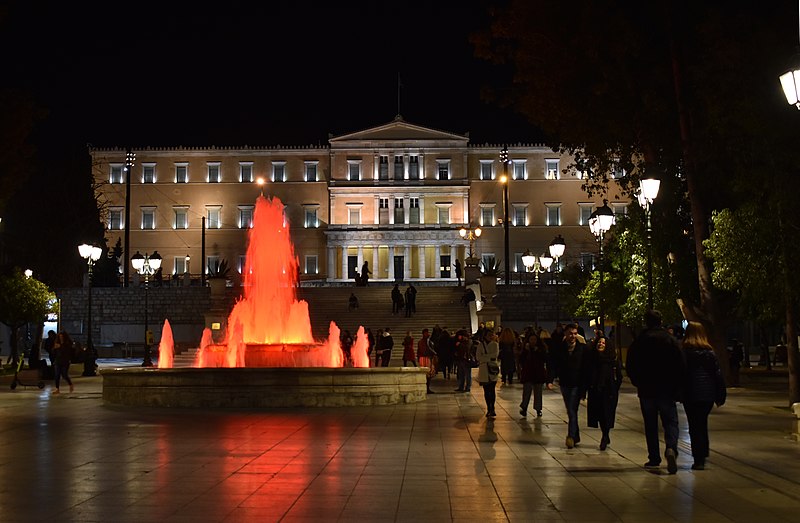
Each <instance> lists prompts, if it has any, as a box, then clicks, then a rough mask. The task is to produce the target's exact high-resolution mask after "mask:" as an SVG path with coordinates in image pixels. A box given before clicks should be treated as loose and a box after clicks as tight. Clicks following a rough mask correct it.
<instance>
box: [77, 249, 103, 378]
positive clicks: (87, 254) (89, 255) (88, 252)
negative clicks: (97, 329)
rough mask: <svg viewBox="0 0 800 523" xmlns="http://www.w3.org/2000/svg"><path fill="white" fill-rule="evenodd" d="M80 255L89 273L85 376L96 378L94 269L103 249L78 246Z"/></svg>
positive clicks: (84, 361)
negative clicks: (93, 326) (93, 337)
mask: <svg viewBox="0 0 800 523" xmlns="http://www.w3.org/2000/svg"><path fill="white" fill-rule="evenodd" d="M78 253H79V254H80V255H81V258H83V259H84V260H86V266H87V268H88V271H89V300H88V302H89V312H88V319H87V321H86V327H87V329H86V331H87V333H86V357H85V358H84V359H83V375H84V376H96V375H97V370H96V368H95V367H96V366H95V362H96V361H97V351H96V350H95V348H94V343H93V342H92V269H93V268H94V264H95V263H96V262H97V260H99V259H100V255H101V254H102V253H103V249H101V248H100V247H95V246H93V245H89V244H88V243H84V244H83V245H79V246H78Z"/></svg>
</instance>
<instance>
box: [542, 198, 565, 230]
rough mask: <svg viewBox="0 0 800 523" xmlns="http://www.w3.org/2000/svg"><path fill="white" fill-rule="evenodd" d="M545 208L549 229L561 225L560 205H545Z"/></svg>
mask: <svg viewBox="0 0 800 523" xmlns="http://www.w3.org/2000/svg"><path fill="white" fill-rule="evenodd" d="M545 206H546V207H547V225H548V226H550V227H557V226H559V225H561V204H560V203H546V204H545Z"/></svg>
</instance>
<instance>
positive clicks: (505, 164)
mask: <svg viewBox="0 0 800 523" xmlns="http://www.w3.org/2000/svg"><path fill="white" fill-rule="evenodd" d="M500 162H502V164H503V176H501V177H500V183H502V184H503V251H504V254H505V261H504V266H505V267H504V270H505V273H506V274H505V276H506V285H508V284H510V283H511V260H509V259H508V258H509V256H508V236H509V229H508V148H507V147H506V146H505V145H504V146H503V149H502V150H501V151H500Z"/></svg>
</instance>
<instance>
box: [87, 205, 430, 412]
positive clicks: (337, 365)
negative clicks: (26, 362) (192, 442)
mask: <svg viewBox="0 0 800 523" xmlns="http://www.w3.org/2000/svg"><path fill="white" fill-rule="evenodd" d="M289 232H290V231H289V225H288V223H287V222H286V220H285V219H284V207H283V204H282V203H281V201H280V200H279V199H277V198H273V199H267V198H265V197H264V196H260V197H259V198H258V199H257V200H256V207H255V213H254V215H253V227H252V228H251V229H250V231H249V234H248V247H247V256H246V264H245V267H244V271H243V275H244V278H243V290H244V294H243V296H242V297H241V298H240V299H239V300H238V301H237V302H236V304H235V305H234V307H233V310H232V311H231V313H230V315H229V317H228V323H227V332H226V333H225V336H224V343H214V342H213V340H212V339H211V333H210V331H209V330H208V329H206V330H205V331H204V333H203V338H202V339H201V341H200V347H199V349H198V351H197V356H196V358H195V362H194V367H193V368H181V369H173V368H167V367H170V366H171V362H170V363H169V364H166V363H165V365H162V364H161V358H159V368H158V369H147V368H145V369H111V370H107V371H104V372H103V373H102V375H103V399H104V401H106V402H107V403H112V404H123V405H152V406H174V407H265V406H279V407H291V406H340V405H342V406H343V405H381V404H394V403H409V402H416V401H421V400H423V399H425V397H426V380H425V373H426V370H427V369H417V368H405V367H384V368H369V358H368V355H367V348H368V343H367V337H366V335H365V333H364V328H363V327H359V329H358V332H357V334H356V340H355V343H354V344H353V347H352V349H351V361H350V362H349V363H350V365H352V366H348V367H345V366H344V365H345V364H346V363H347V362H346V361H345V358H344V356H343V354H342V350H341V346H340V342H339V327H338V326H337V325H336V324H335V323H334V322H331V324H330V327H329V336H328V339H327V340H322V341H318V340H315V339H314V338H313V336H312V334H311V332H312V331H311V322H310V319H309V314H308V310H309V309H308V303H307V302H305V301H303V300H298V299H297V291H296V288H297V285H296V284H297V274H298V272H297V263H298V262H297V258H296V257H295V254H294V246H293V244H292V242H291V239H290V234H289ZM168 327H169V323H168V322H165V331H166V330H167V329H168ZM169 335H170V340H169V341H170V343H171V330H169ZM162 342H163V334H162ZM167 359H170V360H171V351H170V354H169V356H166V357H165V362H166V361H167Z"/></svg>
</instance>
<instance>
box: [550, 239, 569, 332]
mask: <svg viewBox="0 0 800 523" xmlns="http://www.w3.org/2000/svg"><path fill="white" fill-rule="evenodd" d="M566 248H567V244H566V243H565V242H564V238H563V237H562V236H561V235H560V234H559V235H558V236H556V237H555V238H554V239H553V241H551V242H550V245H549V246H548V248H547V249H548V250H549V251H550V256H552V257H553V263H555V279H556V325H558V322H559V321H560V318H559V316H561V300H560V297H559V288H558V285H559V281H558V273H559V269H560V266H559V260H560V259H561V257H562V256H564V250H566Z"/></svg>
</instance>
